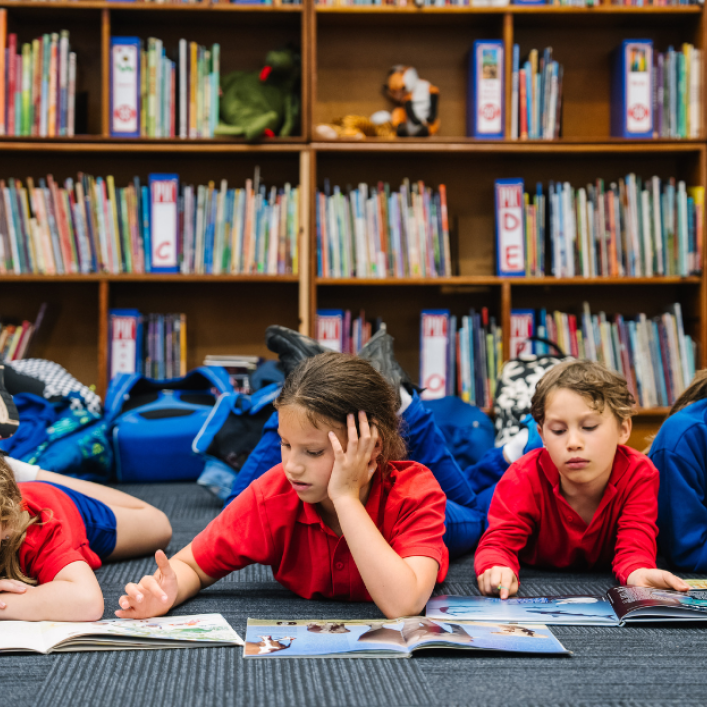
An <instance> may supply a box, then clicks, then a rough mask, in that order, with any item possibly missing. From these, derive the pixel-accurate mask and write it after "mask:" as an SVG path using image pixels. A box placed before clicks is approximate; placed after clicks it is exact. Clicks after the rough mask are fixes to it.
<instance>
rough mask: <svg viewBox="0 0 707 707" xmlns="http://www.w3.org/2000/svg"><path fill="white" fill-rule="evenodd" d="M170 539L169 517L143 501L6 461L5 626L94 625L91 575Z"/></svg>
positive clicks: (0, 468) (1, 510)
mask: <svg viewBox="0 0 707 707" xmlns="http://www.w3.org/2000/svg"><path fill="white" fill-rule="evenodd" d="M171 537H172V528H171V526H170V524H169V521H168V520H167V516H165V514H164V513H162V511H159V510H158V509H157V508H153V507H152V506H150V505H148V504H147V503H144V502H142V501H140V500H139V499H137V498H133V497H132V496H129V495H128V494H126V493H123V492H121V491H117V490H115V489H111V488H107V487H105V486H101V485H99V484H94V483H91V482H90V481H80V480H78V479H71V478H68V477H65V476H61V475H60V474H54V473H52V472H51V471H45V470H43V469H39V467H36V466H31V465H29V464H25V463H23V462H20V461H17V460H15V459H10V458H9V457H4V456H0V578H1V579H0V620H2V619H6V620H20V621H96V620H98V619H100V618H102V616H103V593H102V592H101V588H100V586H99V584H98V580H97V579H96V576H95V574H94V573H93V570H94V569H97V568H98V567H100V566H101V564H102V563H103V562H104V561H112V560H122V559H125V558H128V557H136V556H138V555H145V554H148V553H149V554H151V553H153V552H155V550H156V549H157V548H160V547H166V546H167V545H168V544H169V541H170V539H171ZM0 630H2V629H0Z"/></svg>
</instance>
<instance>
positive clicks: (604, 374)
mask: <svg viewBox="0 0 707 707" xmlns="http://www.w3.org/2000/svg"><path fill="white" fill-rule="evenodd" d="M560 388H564V389H565V390H571V391H572V392H574V393H577V395H581V396H582V397H583V398H585V399H586V400H587V401H589V404H590V406H591V407H592V408H593V409H594V410H596V411H597V412H599V413H602V412H604V408H605V407H608V408H609V410H611V412H612V413H613V415H614V417H615V418H616V419H617V420H618V421H619V423H621V422H624V421H625V420H628V419H629V418H630V417H632V416H633V415H634V414H635V412H636V411H635V409H634V406H635V404H636V401H635V399H634V397H633V395H631V392H630V391H629V389H628V384H627V383H626V379H625V378H624V377H623V376H622V375H621V374H620V373H615V372H614V371H610V370H609V369H608V368H605V367H604V366H603V365H602V364H601V363H595V362H594V361H565V362H563V363H560V364H558V365H557V366H555V367H553V368H551V369H550V370H549V371H548V372H547V373H546V374H545V375H544V376H543V377H542V378H541V379H540V381H539V382H538V385H537V388H536V389H535V393H534V395H533V399H532V400H531V403H530V414H531V415H532V416H533V419H534V420H535V422H537V423H538V425H539V426H540V427H542V424H543V422H544V421H545V405H546V404H547V397H548V395H550V393H552V392H553V391H554V390H558V389H560Z"/></svg>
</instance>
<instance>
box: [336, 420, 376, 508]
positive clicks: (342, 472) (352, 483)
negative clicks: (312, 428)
mask: <svg viewBox="0 0 707 707" xmlns="http://www.w3.org/2000/svg"><path fill="white" fill-rule="evenodd" d="M346 424H347V428H348V437H349V441H348V444H347V446H346V451H345V452H344V450H343V448H342V446H341V442H339V439H338V437H337V436H336V435H335V434H334V433H333V432H329V441H330V442H331V446H332V448H333V449H334V468H333V469H332V472H331V478H330V479H329V487H328V489H327V493H328V495H329V498H330V499H331V500H332V501H336V500H338V499H340V498H345V497H351V498H359V493H360V491H361V489H362V488H363V487H364V486H365V485H366V484H367V483H368V482H369V481H370V480H371V477H372V476H373V473H374V472H375V470H376V466H377V464H376V460H375V455H374V452H375V450H376V445H377V443H378V439H379V438H378V429H377V428H376V426H375V425H373V426H372V427H370V426H369V424H368V418H367V417H366V413H365V412H359V413H358V426H359V429H360V431H361V435H360V437H359V435H358V432H357V431H356V422H355V420H354V416H353V414H349V415H348V416H347V418H346Z"/></svg>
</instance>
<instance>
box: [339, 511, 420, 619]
mask: <svg viewBox="0 0 707 707" xmlns="http://www.w3.org/2000/svg"><path fill="white" fill-rule="evenodd" d="M334 505H335V506H336V512H337V515H338V518H339V523H340V525H341V530H342V532H343V535H344V537H345V538H346V543H347V544H348V546H349V550H350V551H351V555H352V556H353V559H354V561H355V562H356V567H357V568H358V571H359V572H360V573H361V578H362V579H363V583H364V584H365V585H366V589H367V590H368V593H369V594H370V595H371V598H372V599H373V601H374V602H375V603H376V606H377V607H378V608H379V609H380V610H381V611H382V612H383V613H384V614H385V615H386V616H387V617H388V618H395V617H397V616H409V615H414V614H417V613H419V612H420V611H421V610H422V608H423V607H424V605H425V603H426V601H427V599H429V596H422V595H423V594H425V593H426V592H425V591H424V590H422V589H421V587H420V583H419V581H418V577H417V575H416V574H415V572H414V571H413V570H412V568H411V567H410V566H409V565H408V564H407V563H406V562H405V560H404V559H403V558H402V557H400V556H399V555H398V554H397V553H396V552H395V550H393V548H392V547H390V545H388V543H387V542H386V540H385V538H384V537H383V536H382V535H381V533H380V531H379V530H378V528H377V527H376V525H375V523H374V522H373V521H372V520H371V517H370V516H369V515H368V512H367V511H366V509H365V507H364V506H363V504H362V503H361V501H360V500H358V499H357V498H344V499H339V500H337V501H336V502H335V504H334ZM431 590H432V587H430V593H431Z"/></svg>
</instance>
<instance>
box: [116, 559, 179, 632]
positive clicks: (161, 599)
mask: <svg viewBox="0 0 707 707" xmlns="http://www.w3.org/2000/svg"><path fill="white" fill-rule="evenodd" d="M155 560H156V562H157V568H158V569H157V572H155V574H153V575H152V574H148V575H145V576H144V577H143V578H142V579H141V580H140V581H139V582H138V583H137V584H134V583H133V582H130V583H129V584H126V585H125V594H124V595H123V596H122V597H120V599H119V601H118V603H119V604H120V606H121V610H119V611H116V612H115V615H116V616H117V617H119V618H121V619H147V618H150V617H152V616H163V615H164V614H166V613H167V612H168V611H169V610H170V609H171V608H172V605H173V604H174V602H175V599H176V598H177V594H178V591H179V585H178V582H177V575H176V573H175V571H174V569H172V565H171V564H170V563H169V560H168V559H167V555H165V554H164V552H162V550H158V551H157V552H156V553H155Z"/></svg>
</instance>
